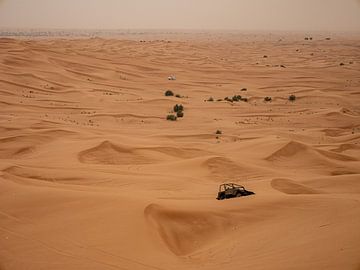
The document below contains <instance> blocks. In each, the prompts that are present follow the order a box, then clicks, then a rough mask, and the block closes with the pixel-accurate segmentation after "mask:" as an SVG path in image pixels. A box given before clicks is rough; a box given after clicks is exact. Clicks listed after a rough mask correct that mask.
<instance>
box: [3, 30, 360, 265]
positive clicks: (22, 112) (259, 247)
mask: <svg viewBox="0 0 360 270" xmlns="http://www.w3.org/2000/svg"><path fill="white" fill-rule="evenodd" d="M326 37H327V36H326V35H323V34H317V35H316V36H314V39H313V40H312V41H305V40H304V36H303V35H302V34H296V35H294V34H293V35H286V34H272V35H264V34H251V35H250V34H247V35H245V34H244V35H239V34H238V35H230V34H229V35H226V34H223V35H220V34H215V33H212V34H211V33H210V34H208V35H200V36H199V37H198V36H196V35H195V34H187V35H185V34H184V35H181V34H179V35H178V36H177V35H175V34H172V35H169V37H167V36H166V35H165V36H164V38H160V39H159V38H154V37H152V36H151V35H149V36H146V38H145V39H144V38H142V40H141V42H140V40H138V39H137V38H134V37H132V38H131V39H126V36H125V37H122V39H102V38H92V39H38V40H23V39H5V38H0V71H1V75H0V111H1V114H0V247H1V248H0V268H1V270H4V269H5V270H6V269H25V268H26V269H34V270H35V269H36V270H38V269H174V270H175V269H204V270H208V269H209V270H211V269H218V268H222V269H236V268H248V269H255V270H256V269H259V270H260V269H358V268H359V267H360V260H359V254H360V234H359V227H360V204H359V202H360V109H359V106H358V101H359V94H360V91H359V87H360V49H359V46H358V43H359V40H360V38H359V37H358V36H340V35H339V36H333V37H332V39H331V40H326V39H325V38H326ZM264 56H266V57H264ZM340 63H343V64H344V65H340ZM171 74H175V75H176V78H177V79H176V80H173V81H170V80H168V79H167V78H168V76H170V75H171ZM166 90H172V91H173V92H174V93H175V94H176V95H178V96H177V97H176V96H165V95H164V93H165V91H166ZM237 95H241V97H242V100H239V101H234V102H230V101H227V100H225V98H226V97H228V99H232V98H233V96H237ZM290 95H295V96H296V100H295V101H290V100H289V96H290ZM265 97H271V101H265V100H264V98H265ZM175 104H182V105H183V106H184V117H183V118H179V119H178V120H177V121H174V122H172V121H167V120H166V116H167V115H168V114H172V113H173V111H172V110H173V107H174V105H175ZM217 130H219V131H221V132H218V133H220V134H216V131H217ZM226 181H229V182H236V183H239V184H243V185H245V187H246V188H247V189H249V190H251V191H254V192H255V193H256V195H254V196H248V197H244V198H236V199H232V200H226V201H217V200H216V199H215V198H216V196H217V191H218V185H219V184H221V183H223V182H226Z"/></svg>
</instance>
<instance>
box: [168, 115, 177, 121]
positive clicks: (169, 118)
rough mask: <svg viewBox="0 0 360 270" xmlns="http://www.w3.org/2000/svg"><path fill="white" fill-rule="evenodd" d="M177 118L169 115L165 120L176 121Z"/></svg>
mask: <svg viewBox="0 0 360 270" xmlns="http://www.w3.org/2000/svg"><path fill="white" fill-rule="evenodd" d="M176 119H177V117H176V116H175V115H173V114H169V115H168V116H167V117H166V120H168V121H176Z"/></svg>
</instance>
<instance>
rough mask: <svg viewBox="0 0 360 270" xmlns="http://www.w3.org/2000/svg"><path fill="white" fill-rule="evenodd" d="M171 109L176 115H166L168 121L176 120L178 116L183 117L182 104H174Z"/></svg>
mask: <svg viewBox="0 0 360 270" xmlns="http://www.w3.org/2000/svg"><path fill="white" fill-rule="evenodd" d="M173 111H174V113H175V114H176V115H174V114H169V115H168V116H167V117H166V120H168V121H176V120H177V119H178V118H183V117H184V106H183V105H182V104H176V105H175V106H174V107H173Z"/></svg>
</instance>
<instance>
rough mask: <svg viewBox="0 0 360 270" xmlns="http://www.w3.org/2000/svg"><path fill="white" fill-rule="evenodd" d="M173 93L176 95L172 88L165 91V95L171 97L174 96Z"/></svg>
mask: <svg viewBox="0 0 360 270" xmlns="http://www.w3.org/2000/svg"><path fill="white" fill-rule="evenodd" d="M173 95H174V92H173V91H171V90H167V91H166V92H165V96H167V97H171V96H173Z"/></svg>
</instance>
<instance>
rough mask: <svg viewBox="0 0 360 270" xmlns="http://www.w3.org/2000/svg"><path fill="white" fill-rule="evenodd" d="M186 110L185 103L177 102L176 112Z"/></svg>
mask: <svg viewBox="0 0 360 270" xmlns="http://www.w3.org/2000/svg"><path fill="white" fill-rule="evenodd" d="M183 110H184V106H183V105H181V104H180V105H179V104H176V105H175V106H174V112H182V111H183Z"/></svg>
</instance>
